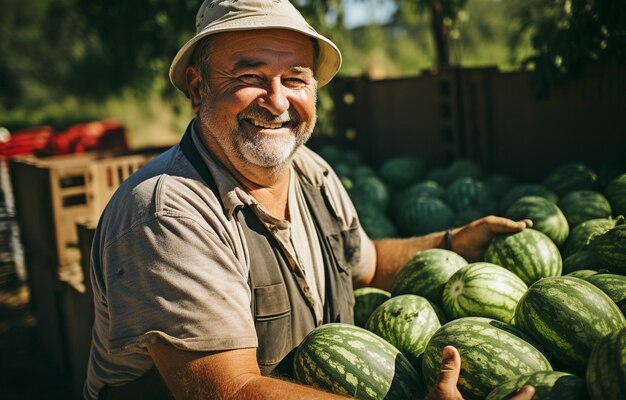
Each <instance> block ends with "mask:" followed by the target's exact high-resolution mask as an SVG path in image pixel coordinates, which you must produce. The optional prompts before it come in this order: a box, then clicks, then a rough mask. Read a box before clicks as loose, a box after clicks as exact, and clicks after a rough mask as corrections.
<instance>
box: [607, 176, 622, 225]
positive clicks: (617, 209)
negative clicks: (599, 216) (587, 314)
mask: <svg viewBox="0 0 626 400" xmlns="http://www.w3.org/2000/svg"><path fill="white" fill-rule="evenodd" d="M604 194H605V195H606V198H607V199H609V202H610V203H611V207H613V215H615V216H617V215H623V216H625V217H626V174H622V175H620V176H618V177H617V178H615V179H613V180H612V181H611V182H609V184H608V185H607V186H606V188H605V189H604Z"/></svg>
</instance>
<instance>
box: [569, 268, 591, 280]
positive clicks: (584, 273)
mask: <svg viewBox="0 0 626 400" xmlns="http://www.w3.org/2000/svg"><path fill="white" fill-rule="evenodd" d="M597 273H598V271H596V270H595V269H579V270H578V271H573V272H570V273H569V274H567V275H565V276H573V277H574V278H580V279H585V280H587V278H589V277H590V276H592V275H596V274H597Z"/></svg>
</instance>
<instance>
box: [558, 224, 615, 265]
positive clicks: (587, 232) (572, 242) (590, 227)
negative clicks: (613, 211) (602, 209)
mask: <svg viewBox="0 0 626 400" xmlns="http://www.w3.org/2000/svg"><path fill="white" fill-rule="evenodd" d="M614 226H615V220H611V219H607V218H597V219H590V220H589V221H585V222H583V223H581V224H580V225H577V226H575V227H574V229H572V230H571V231H570V234H569V236H568V237H567V241H565V245H564V246H563V255H564V256H565V257H567V256H570V255H572V254H574V253H576V252H578V251H580V250H584V249H586V248H587V245H588V244H589V239H591V237H592V236H594V235H597V234H600V233H604V232H606V231H608V230H609V229H611V228H613V227H614Z"/></svg>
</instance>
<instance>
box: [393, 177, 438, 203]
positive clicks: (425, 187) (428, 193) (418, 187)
mask: <svg viewBox="0 0 626 400" xmlns="http://www.w3.org/2000/svg"><path fill="white" fill-rule="evenodd" d="M402 197H403V198H414V197H436V198H439V199H442V200H443V199H445V197H446V191H445V190H444V189H443V187H442V186H441V185H440V184H438V183H437V182H435V181H432V180H425V181H420V182H417V183H414V184H413V185H411V186H409V187H408V188H407V189H405V190H404V192H402Z"/></svg>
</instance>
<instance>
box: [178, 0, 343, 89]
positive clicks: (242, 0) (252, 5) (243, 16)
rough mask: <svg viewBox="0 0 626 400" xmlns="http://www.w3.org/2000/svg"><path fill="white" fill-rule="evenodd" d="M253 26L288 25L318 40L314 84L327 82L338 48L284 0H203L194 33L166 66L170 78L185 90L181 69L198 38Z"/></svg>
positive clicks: (337, 64)
mask: <svg viewBox="0 0 626 400" xmlns="http://www.w3.org/2000/svg"><path fill="white" fill-rule="evenodd" d="M256 29H288V30H292V31H296V32H300V33H302V34H304V35H307V36H309V37H312V38H314V39H316V40H317V42H318V43H319V56H318V60H317V66H316V77H317V82H318V87H322V86H324V85H325V84H327V83H328V82H329V81H330V80H331V79H332V78H333V76H335V74H336V73H337V71H338V70H339V67H341V52H340V51H339V49H338V48H337V46H336V45H335V44H334V43H333V42H331V41H330V40H329V39H327V38H325V37H324V36H322V35H320V34H319V33H317V32H316V31H315V29H313V28H312V27H311V26H310V25H309V24H308V23H307V22H306V20H305V19H304V17H303V16H302V14H300V12H299V11H298V10H297V9H296V8H295V7H294V6H293V4H291V2H289V1H287V0H205V1H204V2H203V3H202V5H201V6H200V9H199V10H198V14H196V35H195V36H194V37H193V38H191V39H190V40H189V41H188V42H187V43H185V45H184V46H183V47H182V48H181V49H180V50H179V51H178V54H176V57H174V61H172V65H171V66H170V80H171V81H172V83H173V84H174V86H176V88H177V89H178V90H180V91H182V92H183V93H185V94H186V93H187V85H186V79H185V70H186V69H187V66H188V65H189V59H190V57H191V55H192V54H193V50H194V48H195V47H196V44H197V43H198V41H199V40H200V39H202V38H204V37H206V36H209V35H212V34H214V33H219V32H232V31H247V30H256Z"/></svg>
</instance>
